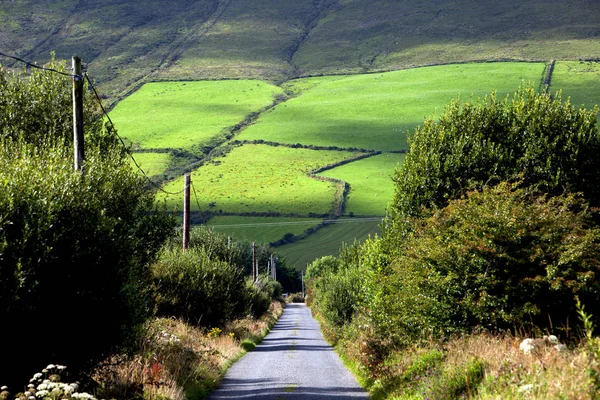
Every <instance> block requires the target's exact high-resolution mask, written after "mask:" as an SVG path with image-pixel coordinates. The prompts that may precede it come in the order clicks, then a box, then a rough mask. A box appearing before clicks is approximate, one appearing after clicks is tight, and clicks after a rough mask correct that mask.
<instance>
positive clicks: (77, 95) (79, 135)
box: [72, 56, 85, 171]
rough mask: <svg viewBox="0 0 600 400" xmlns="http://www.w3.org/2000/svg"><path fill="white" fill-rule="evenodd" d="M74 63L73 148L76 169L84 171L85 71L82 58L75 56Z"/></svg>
mask: <svg viewBox="0 0 600 400" xmlns="http://www.w3.org/2000/svg"><path fill="white" fill-rule="evenodd" d="M72 63H73V75H74V76H73V148H74V149H75V169H76V170H77V171H83V161H84V160H85V153H84V145H83V69H82V68H81V58H79V57H77V56H74V57H73V59H72Z"/></svg>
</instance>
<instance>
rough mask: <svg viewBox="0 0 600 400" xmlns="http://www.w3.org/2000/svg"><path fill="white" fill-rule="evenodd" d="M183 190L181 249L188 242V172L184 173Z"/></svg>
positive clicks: (186, 246)
mask: <svg viewBox="0 0 600 400" xmlns="http://www.w3.org/2000/svg"><path fill="white" fill-rule="evenodd" d="M184 180H185V183H184V191H183V251H186V250H187V248H188V246H189V244H190V182H191V179H190V174H189V173H187V174H185V179H184Z"/></svg>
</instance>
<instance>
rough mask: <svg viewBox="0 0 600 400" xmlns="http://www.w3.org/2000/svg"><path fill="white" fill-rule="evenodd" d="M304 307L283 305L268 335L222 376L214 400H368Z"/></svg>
mask: <svg viewBox="0 0 600 400" xmlns="http://www.w3.org/2000/svg"><path fill="white" fill-rule="evenodd" d="M367 398H369V396H368V394H367V392H366V391H365V390H364V389H362V388H361V387H360V386H359V385H358V383H357V382H356V379H355V378H354V376H353V375H352V374H351V373H350V372H349V371H348V370H347V369H346V367H345V366H344V364H343V363H342V362H341V360H340V359H339V357H338V355H337V354H336V353H335V351H334V350H333V348H332V347H331V346H330V345H329V344H327V342H325V340H324V339H323V335H322V334H321V331H320V329H319V325H318V323H317V321H315V319H314V318H312V316H311V315H310V310H309V309H308V307H306V306H305V305H304V304H288V305H287V306H286V307H285V311H284V313H283V315H282V316H281V318H280V319H279V321H278V322H277V324H276V325H275V326H274V327H273V329H272V330H271V332H270V333H269V334H268V335H267V337H265V339H264V340H263V341H262V342H261V344H260V345H258V346H257V347H256V348H255V349H254V350H252V351H251V352H249V353H248V354H246V355H245V356H243V357H242V358H241V359H240V360H239V361H238V362H236V363H235V364H234V365H233V366H232V367H231V368H230V369H229V371H228V372H227V374H226V375H225V378H224V379H223V381H221V385H220V386H219V388H218V389H217V390H215V391H214V392H213V393H212V394H211V395H210V396H209V399H210V400H217V399H268V400H269V399H270V400H284V399H285V400H288V399H289V400H300V399H306V400H308V399H316V400H324V399H336V400H339V399H367Z"/></svg>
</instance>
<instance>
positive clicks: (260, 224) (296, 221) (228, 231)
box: [207, 215, 321, 244]
mask: <svg viewBox="0 0 600 400" xmlns="http://www.w3.org/2000/svg"><path fill="white" fill-rule="evenodd" d="M320 222H321V220H320V219H309V218H284V217H241V216H237V215H236V216H216V217H213V218H211V219H210V221H208V223H207V225H208V226H209V227H211V229H212V230H213V231H214V232H217V233H221V234H225V235H229V236H232V237H233V238H234V239H236V240H246V241H256V242H257V243H266V244H268V243H271V242H275V241H277V240H279V239H281V238H283V236H284V235H285V234H287V233H291V234H293V235H300V234H302V233H303V232H304V231H305V230H306V229H308V228H312V227H314V226H316V225H318V224H319V223H320Z"/></svg>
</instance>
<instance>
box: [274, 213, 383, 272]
mask: <svg viewBox="0 0 600 400" xmlns="http://www.w3.org/2000/svg"><path fill="white" fill-rule="evenodd" d="M344 221H350V222H344ZM380 223H381V221H380V220H372V219H368V220H366V221H361V220H360V219H358V218H357V219H355V220H354V221H353V220H352V218H348V219H344V220H341V222H340V223H336V224H332V225H330V226H327V227H325V228H323V229H319V230H318V231H317V232H316V233H314V234H313V235H310V236H309V237H308V238H306V239H304V240H301V241H299V242H296V243H291V244H286V245H284V246H279V247H277V248H276V251H277V253H278V254H281V255H282V256H284V257H285V259H286V262H287V263H288V265H294V266H296V268H298V269H305V268H306V265H307V264H309V263H311V262H313V261H314V260H315V259H317V258H319V257H323V256H328V255H337V254H338V253H339V250H340V249H341V248H342V243H346V244H352V243H354V241H355V240H357V241H359V242H360V241H363V240H365V239H366V238H367V237H368V236H369V235H371V236H373V235H374V234H376V233H379V224H380Z"/></svg>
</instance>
